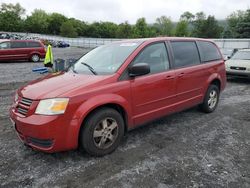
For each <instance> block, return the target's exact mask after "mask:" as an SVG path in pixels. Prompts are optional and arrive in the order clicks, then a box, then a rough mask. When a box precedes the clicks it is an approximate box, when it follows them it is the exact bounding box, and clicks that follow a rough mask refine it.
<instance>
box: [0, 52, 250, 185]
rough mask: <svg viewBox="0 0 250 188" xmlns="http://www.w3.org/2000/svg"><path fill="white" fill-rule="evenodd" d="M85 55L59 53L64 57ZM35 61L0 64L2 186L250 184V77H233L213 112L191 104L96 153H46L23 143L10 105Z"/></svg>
mask: <svg viewBox="0 0 250 188" xmlns="http://www.w3.org/2000/svg"><path fill="white" fill-rule="evenodd" d="M85 51H86V49H85ZM83 53H84V49H73V48H69V49H55V50H54V56H55V57H61V58H70V57H79V56H80V55H81V54H83ZM34 66H36V64H34V63H23V62H22V63H9V64H6V63H5V64H0V78H1V79H0V145H1V147H0V187H128V188H129V187H156V188H165V187H170V188H173V187H181V188H182V187H232V188H244V187H245V188H248V187H250V84H249V83H250V81H249V80H229V82H228V84H227V87H226V90H225V91H224V92H223V93H222V95H221V100H220V103H219V106H218V108H217V110H216V111H215V112H214V113H212V114H204V113H202V112H199V111H198V109H197V108H192V109H189V110H186V111H184V112H180V113H177V114H174V115H171V116H168V117H164V118H162V119H160V120H158V121H155V122H153V123H149V124H148V125H146V126H143V127H141V128H138V129H136V130H133V131H131V132H129V133H128V134H127V135H126V136H125V138H124V140H123V142H122V144H121V146H120V147H119V148H118V149H117V150H116V151H115V152H113V153H112V154H110V155H107V156H105V157H102V158H94V157H90V156H89V155H87V154H85V153H81V152H79V151H69V152H61V153H56V154H45V153H41V152H38V151H33V150H32V149H30V148H27V147H25V146H24V145H23V144H21V143H20V141H19V140H18V138H17V136H16V134H15V131H14V129H13V127H12V126H11V123H10V121H9V118H8V112H7V110H8V108H9V106H10V104H11V100H12V99H11V98H12V97H11V96H12V94H13V92H14V90H15V89H17V88H18V87H19V86H20V85H22V84H24V83H25V82H27V81H28V80H31V79H34V78H36V77H38V76H41V75H36V74H33V73H31V71H30V70H31V69H32V67H34ZM16 71H17V72H16ZM27 73H28V74H29V75H26V74H27Z"/></svg>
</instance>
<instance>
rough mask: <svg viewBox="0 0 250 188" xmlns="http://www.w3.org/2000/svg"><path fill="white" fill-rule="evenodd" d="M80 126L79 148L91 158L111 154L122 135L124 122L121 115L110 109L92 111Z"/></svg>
mask: <svg viewBox="0 0 250 188" xmlns="http://www.w3.org/2000/svg"><path fill="white" fill-rule="evenodd" d="M116 125H117V126H116ZM82 126H83V127H82V128H81V131H80V139H79V142H80V147H81V148H82V149H84V150H85V151H86V152H87V153H89V154H90V155H93V156H103V155H106V154H109V153H111V152H113V151H114V150H115V149H116V148H117V147H118V146H119V144H120V142H121V140H122V138H123V135H124V120H123V118H122V116H121V114H120V113H119V112H117V111H116V110H114V109H112V108H101V109H98V110H96V111H94V112H93V113H92V114H91V115H90V116H89V117H88V118H87V119H86V122H85V123H84V125H82ZM104 127H105V128H104ZM114 127H116V128H114ZM94 134H95V136H94ZM112 139H113V140H112Z"/></svg>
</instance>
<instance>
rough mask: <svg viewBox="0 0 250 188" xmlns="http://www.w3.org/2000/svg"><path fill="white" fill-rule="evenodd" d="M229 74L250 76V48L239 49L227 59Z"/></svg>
mask: <svg viewBox="0 0 250 188" xmlns="http://www.w3.org/2000/svg"><path fill="white" fill-rule="evenodd" d="M226 72H227V75H228V76H231V77H232V76H234V77H243V78H250V49H242V50H239V51H237V52H236V53H235V54H234V55H233V56H232V57H231V58H230V59H229V60H227V61H226Z"/></svg>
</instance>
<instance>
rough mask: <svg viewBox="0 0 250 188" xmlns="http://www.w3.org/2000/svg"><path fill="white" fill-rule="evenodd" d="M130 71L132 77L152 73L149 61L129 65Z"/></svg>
mask: <svg viewBox="0 0 250 188" xmlns="http://www.w3.org/2000/svg"><path fill="white" fill-rule="evenodd" d="M128 72H129V76H130V77H135V76H141V75H145V74H148V73H150V67H149V65H148V64H147V63H137V64H135V65H132V66H131V67H129V69H128Z"/></svg>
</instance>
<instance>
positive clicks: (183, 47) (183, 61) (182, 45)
mask: <svg viewBox="0 0 250 188" xmlns="http://www.w3.org/2000/svg"><path fill="white" fill-rule="evenodd" d="M171 45H172V49H173V54H174V64H175V67H176V68H178V67H186V66H192V65H196V64H200V57H199V53H198V49H197V46H196V43H195V42H194V41H172V42H171Z"/></svg>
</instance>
